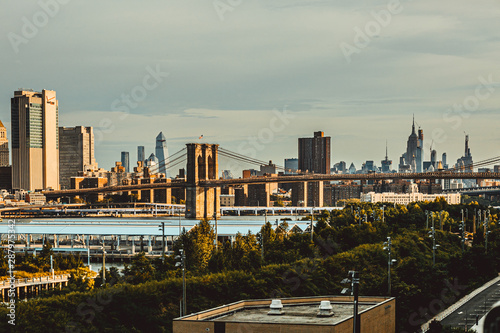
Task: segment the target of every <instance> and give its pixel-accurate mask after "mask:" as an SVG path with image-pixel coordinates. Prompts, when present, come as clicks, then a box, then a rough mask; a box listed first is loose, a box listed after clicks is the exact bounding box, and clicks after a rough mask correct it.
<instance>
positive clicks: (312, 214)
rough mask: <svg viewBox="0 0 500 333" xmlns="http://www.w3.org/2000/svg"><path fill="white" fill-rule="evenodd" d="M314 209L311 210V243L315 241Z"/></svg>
mask: <svg viewBox="0 0 500 333" xmlns="http://www.w3.org/2000/svg"><path fill="white" fill-rule="evenodd" d="M313 220H314V207H312V208H311V242H312V241H313V236H314V224H313Z"/></svg>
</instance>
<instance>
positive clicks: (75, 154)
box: [59, 126, 97, 190]
mask: <svg viewBox="0 0 500 333" xmlns="http://www.w3.org/2000/svg"><path fill="white" fill-rule="evenodd" d="M89 169H91V170H96V169H97V163H96V161H95V155H94V131H93V128H92V127H84V126H77V127H59V184H60V185H61V189H62V190H64V189H69V188H71V177H75V176H77V175H78V172H79V171H87V170H89Z"/></svg>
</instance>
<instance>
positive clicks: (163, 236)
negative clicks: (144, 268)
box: [159, 222, 165, 261]
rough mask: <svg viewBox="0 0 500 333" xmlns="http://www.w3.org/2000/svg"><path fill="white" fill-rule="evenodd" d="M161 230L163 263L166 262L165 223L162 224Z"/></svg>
mask: <svg viewBox="0 0 500 333" xmlns="http://www.w3.org/2000/svg"><path fill="white" fill-rule="evenodd" d="M159 227H160V230H161V254H162V261H165V222H160V226H159Z"/></svg>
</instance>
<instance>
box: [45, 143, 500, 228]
mask: <svg viewBox="0 0 500 333" xmlns="http://www.w3.org/2000/svg"><path fill="white" fill-rule="evenodd" d="M173 156H176V157H175V158H172V157H173ZM219 156H224V157H225V158H229V159H232V160H234V161H238V162H247V163H259V164H263V163H265V162H263V161H259V160H256V159H253V158H250V157H247V156H244V155H241V154H238V153H234V152H231V151H229V150H226V149H223V148H222V147H219V145H218V144H206V143H188V144H186V148H184V149H182V150H180V151H178V152H176V153H175V154H173V155H172V156H171V159H170V160H169V161H168V162H166V164H167V165H166V166H167V167H173V166H174V165H178V164H181V163H184V162H186V176H185V177H184V178H182V179H174V180H172V179H163V180H164V181H163V182H153V183H144V184H130V185H118V186H104V187H93V188H80V189H70V190H59V191H45V192H43V194H45V195H46V196H47V198H52V199H55V198H61V197H74V196H85V195H90V194H98V193H115V192H134V191H145V190H146V191H147V190H149V191H155V190H158V189H165V191H166V195H167V197H168V196H169V195H170V191H169V189H171V188H183V189H185V194H186V195H185V197H186V210H185V216H186V218H193V219H199V218H210V217H212V216H214V213H216V214H218V212H220V200H219V198H220V193H221V187H223V186H238V185H243V186H244V185H251V184H271V183H289V184H294V189H295V191H296V192H297V194H298V195H299V196H300V199H302V201H305V202H307V197H308V195H314V196H316V197H317V200H316V201H315V202H316V204H317V206H318V207H322V206H323V202H322V201H323V200H322V193H321V192H322V189H323V183H324V182H325V181H326V182H329V181H353V180H358V181H361V182H362V183H363V182H367V181H370V180H372V181H378V180H386V181H390V180H393V181H394V180H398V179H406V180H430V181H432V180H441V179H476V180H482V179H500V173H497V172H464V171H465V170H456V169H450V170H441V171H434V172H422V173H367V174H314V173H299V174H296V175H282V174H279V175H274V174H273V175H264V176H260V177H250V178H237V179H221V178H219V177H218V174H219ZM499 161H500V157H495V158H491V159H488V160H485V161H482V162H479V163H475V164H474V165H473V166H471V169H472V167H474V168H477V167H483V166H486V165H491V164H494V163H498V162H499ZM279 168H280V169H281V170H282V171H284V168H283V167H279ZM308 184H310V185H313V186H310V185H309V186H308ZM311 189H312V190H311ZM308 192H313V193H308ZM167 200H168V199H167Z"/></svg>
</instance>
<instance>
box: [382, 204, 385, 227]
mask: <svg viewBox="0 0 500 333" xmlns="http://www.w3.org/2000/svg"><path fill="white" fill-rule="evenodd" d="M384 215H385V205H382V223H385V216H384Z"/></svg>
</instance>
